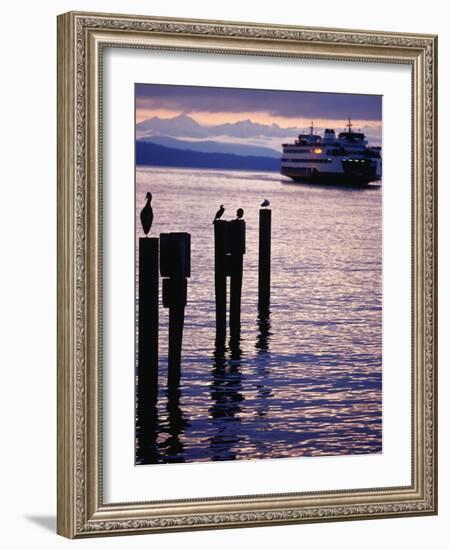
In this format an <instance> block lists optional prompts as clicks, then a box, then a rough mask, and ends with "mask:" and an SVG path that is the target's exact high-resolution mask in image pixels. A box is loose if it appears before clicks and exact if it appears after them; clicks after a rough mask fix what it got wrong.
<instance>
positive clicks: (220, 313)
mask: <svg viewBox="0 0 449 550" xmlns="http://www.w3.org/2000/svg"><path fill="white" fill-rule="evenodd" d="M228 224H229V222H227V221H224V220H216V221H215V222H214V243H215V253H214V254H215V255H214V261H215V266H214V267H215V326H216V332H215V345H216V348H217V349H221V348H223V347H224V345H225V340H226V275H227V273H228V269H229V268H228V259H227V252H228Z"/></svg>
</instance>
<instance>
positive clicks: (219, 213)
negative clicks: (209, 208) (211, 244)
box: [212, 204, 225, 223]
mask: <svg viewBox="0 0 449 550" xmlns="http://www.w3.org/2000/svg"><path fill="white" fill-rule="evenodd" d="M224 211H225V208H224V204H220V208H219V209H218V210H217V213H216V214H215V218H214V221H213V222H212V223H215V222H216V221H217V220H219V219H220V218H221V217H222V216H223V214H224Z"/></svg>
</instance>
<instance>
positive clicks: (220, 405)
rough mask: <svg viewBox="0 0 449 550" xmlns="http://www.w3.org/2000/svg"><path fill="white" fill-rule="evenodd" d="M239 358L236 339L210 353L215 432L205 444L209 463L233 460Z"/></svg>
mask: <svg viewBox="0 0 449 550" xmlns="http://www.w3.org/2000/svg"><path fill="white" fill-rule="evenodd" d="M227 355H228V356H229V358H228V357H227ZM241 359H242V350H241V347H240V340H239V339H233V338H231V339H230V341H229V348H228V349H227V350H223V349H222V348H219V349H215V351H214V355H213V360H214V361H213V367H212V383H211V386H210V395H211V399H212V406H211V408H210V410H209V412H210V416H211V418H212V424H213V425H214V426H215V428H216V429H215V430H214V434H215V435H214V436H213V437H211V439H210V443H209V446H210V456H211V460H234V459H235V458H236V449H235V446H236V445H237V444H238V443H239V441H240V436H239V428H240V426H239V425H240V422H241V419H240V416H239V413H240V412H241V410H242V402H243V401H244V399H245V398H244V397H243V393H242V373H241Z"/></svg>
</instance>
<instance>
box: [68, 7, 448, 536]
mask: <svg viewBox="0 0 449 550" xmlns="http://www.w3.org/2000/svg"><path fill="white" fill-rule="evenodd" d="M436 45H437V39H436V37H435V36H431V35H420V34H414V35H411V34H401V33H397V34H394V33H385V32H374V31H351V30H337V29H317V28H313V29H312V28H304V27H295V26H274V25H261V24H253V23H236V22H217V21H194V20H185V19H183V20H181V19H180V20H176V19H170V18H167V19H165V18H154V17H141V16H128V15H108V14H93V13H74V12H71V13H67V14H64V15H61V16H60V17H59V18H58V314H59V318H58V343H59V349H58V532H59V533H60V534H61V535H64V536H67V537H70V538H82V537H87V536H100V535H111V534H131V533H150V532H161V531H173V530H186V529H205V528H224V527H244V526H257V525H275V524H286V523H301V522H316V521H331V520H332V521H335V520H347V519H362V518H363V519H367V518H381V517H400V516H410V515H425V514H435V513H436V511H437V464H436V444H437V442H436V398H437V395H436V345H437V343H436V334H437V331H436V315H437V312H436V282H437V281H436V260H437V258H436Z"/></svg>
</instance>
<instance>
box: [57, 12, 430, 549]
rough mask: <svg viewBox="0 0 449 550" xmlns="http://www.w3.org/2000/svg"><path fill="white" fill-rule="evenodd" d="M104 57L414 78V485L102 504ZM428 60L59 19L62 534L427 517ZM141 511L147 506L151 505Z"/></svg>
mask: <svg viewBox="0 0 449 550" xmlns="http://www.w3.org/2000/svg"><path fill="white" fill-rule="evenodd" d="M106 46H109V47H132V48H153V49H154V48H156V49H171V50H183V51H188V50H189V51H201V52H204V53H205V54H207V53H210V52H215V53H217V52H219V53H223V54H226V53H230V52H232V53H238V54H241V55H265V56H290V57H310V58H314V59H317V58H321V59H337V60H356V61H365V62H369V61H376V62H387V63H405V64H409V65H410V66H411V68H412V86H413V93H412V103H413V104H412V110H413V143H412V154H413V182H412V185H413V201H412V202H413V204H412V214H413V220H414V221H413V227H412V228H411V231H412V241H413V245H412V246H413V251H412V257H413V262H412V276H413V311H412V320H413V335H412V341H413V349H412V359H413V360H412V363H413V367H412V368H413V373H412V380H413V384H412V388H411V393H412V411H413V413H412V434H413V437H412V449H411V461H412V472H413V476H412V478H413V479H412V484H411V485H410V486H407V487H395V488H376V489H369V490H368V489H366V490H363V489H361V490H351V491H325V492H319V493H300V494H298V493H291V494H282V495H260V496H249V497H227V498H219V497H217V498H208V499H203V500H199V499H195V500H184V501H179V500H177V501H164V502H161V501H158V502H152V503H151V502H148V503H145V502H144V503H120V504H104V503H103V499H102V440H101V429H102V428H101V426H102V423H101V418H102V417H101V394H102V388H101V374H102V370H101V369H102V351H101V334H102V326H101V288H102V286H101V282H102V264H101V231H102V227H101V221H102V214H101V186H102V182H101V162H102V159H101V132H100V130H101V117H100V113H101V86H102V80H101V60H102V49H103V48H104V47H106ZM436 53H437V38H436V36H432V35H420V34H393V33H386V32H372V31H353V30H338V29H321V28H304V27H295V26H280V25H263V24H253V23H236V22H232V23H231V22H222V21H194V20H189V19H170V18H155V17H141V16H130V15H111V14H95V13H73V12H71V13H66V14H64V15H61V16H59V17H58V533H59V534H61V535H64V536H66V537H71V538H81V537H86V536H93V535H96V536H99V535H106V534H131V533H144V532H145V533H146V532H161V531H174V530H189V529H211V528H219V527H220V528H224V527H244V526H260V525H275V524H277V525H279V524H287V523H301V522H315V521H335V520H348V519H368V518H381V517H398V516H411V515H424V514H435V513H436V510H437V441H436V410H437V408H436V397H437V395H436V350H437V330H436V315H437V309H436V308H437V295H436V292H437V288H436V282H437V281H436V277H437V269H436V267H437V266H436V259H437V239H436V213H437V205H436V198H437V195H436V135H437V134H436V89H437V87H436V77H437V67H436ZM149 498H150V495H149Z"/></svg>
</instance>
